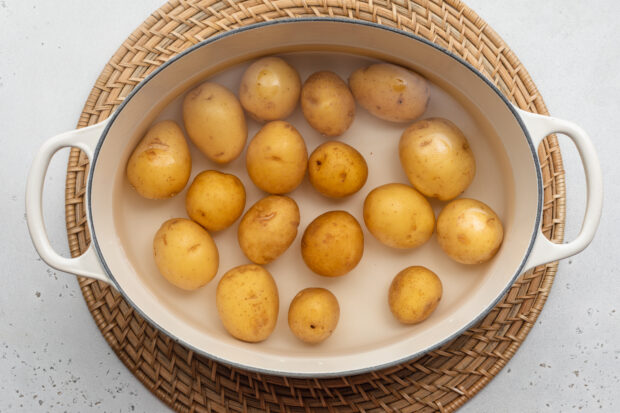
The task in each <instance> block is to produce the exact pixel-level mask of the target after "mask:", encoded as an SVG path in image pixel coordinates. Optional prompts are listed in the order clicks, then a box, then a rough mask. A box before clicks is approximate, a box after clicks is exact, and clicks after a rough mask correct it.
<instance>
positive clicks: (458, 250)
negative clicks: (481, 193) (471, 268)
mask: <svg viewBox="0 0 620 413" xmlns="http://www.w3.org/2000/svg"><path fill="white" fill-rule="evenodd" d="M503 239H504V228H503V226H502V222H501V220H500V219H499V217H498V216H497V214H496V213H495V211H493V210H492V209H491V208H490V207H489V206H488V205H486V204H484V203H482V202H480V201H476V200H475V199H467V198H460V199H456V200H454V201H452V202H450V203H449V204H448V205H446V206H445V207H444V209H443V210H442V211H441V212H440V213H439V217H438V218H437V240H438V241H439V246H440V247H441V248H442V249H443V250H444V252H445V253H446V254H448V255H449V256H450V258H452V259H453V260H455V261H457V262H460V263H461V264H480V263H483V262H485V261H488V260H490V259H491V258H493V256H494V255H495V253H496V252H497V250H498V249H499V247H500V245H501V244H502V240H503Z"/></svg>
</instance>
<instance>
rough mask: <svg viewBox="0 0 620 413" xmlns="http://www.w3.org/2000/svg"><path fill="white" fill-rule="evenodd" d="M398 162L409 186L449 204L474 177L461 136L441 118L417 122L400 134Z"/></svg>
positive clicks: (470, 155)
mask: <svg viewBox="0 0 620 413" xmlns="http://www.w3.org/2000/svg"><path fill="white" fill-rule="evenodd" d="M398 153H399V155H400V162H401V164H402V166H403V169H404V170H405V173H406V174H407V178H409V181H410V182H411V184H412V185H413V186H414V187H415V188H416V189H417V190H418V191H420V192H422V193H423V194H424V195H426V196H428V197H431V198H438V199H440V200H441V201H449V200H451V199H454V198H456V197H457V196H459V195H460V194H461V193H462V192H463V191H464V190H465V189H467V187H468V186H469V184H470V183H471V181H472V180H473V179H474V175H475V174H476V161H475V159H474V154H473V152H472V151H471V148H470V147H469V142H467V139H466V138H465V136H464V135H463V133H462V132H461V131H460V130H459V128H457V127H456V125H454V124H453V123H452V122H450V121H449V120H447V119H442V118H429V119H424V120H420V121H418V122H416V123H414V124H413V125H411V126H409V127H408V128H407V129H406V130H405V132H403V135H402V137H401V138H400V144H399V146H398Z"/></svg>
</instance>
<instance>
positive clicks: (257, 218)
mask: <svg viewBox="0 0 620 413" xmlns="http://www.w3.org/2000/svg"><path fill="white" fill-rule="evenodd" d="M299 218H300V217H299V207H298V206H297V203H296V202H295V201H294V200H293V199H291V198H289V197H287V196H279V195H270V196H267V197H265V198H263V199H261V200H260V201H258V202H257V203H255V204H254V205H252V207H251V208H250V209H248V211H247V212H246V213H245V215H244V216H243V218H241V223H240V224H239V230H238V232H237V239H238V240H239V246H240V247H241V250H242V251H243V253H244V254H245V256H246V257H248V258H249V259H250V261H252V262H254V263H256V264H268V263H270V262H272V261H273V260H275V259H276V258H278V257H279V256H280V255H282V254H283V253H284V252H285V251H286V250H287V249H288V247H290V246H291V244H292V243H293V241H295V237H296V236H297V228H298V227H299Z"/></svg>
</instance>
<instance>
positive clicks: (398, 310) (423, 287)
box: [388, 267, 443, 324]
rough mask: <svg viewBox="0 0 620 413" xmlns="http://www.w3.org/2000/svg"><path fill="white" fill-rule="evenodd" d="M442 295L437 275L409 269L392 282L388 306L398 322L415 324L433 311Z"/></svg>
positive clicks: (424, 270)
mask: <svg viewBox="0 0 620 413" xmlns="http://www.w3.org/2000/svg"><path fill="white" fill-rule="evenodd" d="M442 294H443V287H442V285H441V280H440V279H439V277H438V276H437V274H435V273H434V272H432V271H431V270H429V269H428V268H425V267H409V268H405V269H404V270H402V271H401V272H399V273H398V274H397V275H396V277H394V280H392V284H391V285H390V290H389V292H388V304H389V306H390V310H391V311H392V314H393V315H394V317H396V319H397V320H398V321H400V322H401V323H403V324H417V323H420V322H422V321H424V320H426V319H427V318H428V317H429V316H430V315H431V314H432V313H433V311H435V309H436V308H437V305H438V304H439V301H440V300H441V295H442Z"/></svg>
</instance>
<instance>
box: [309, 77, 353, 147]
mask: <svg viewBox="0 0 620 413" xmlns="http://www.w3.org/2000/svg"><path fill="white" fill-rule="evenodd" d="M301 110H302V111H303V113H304V116H305V117H306V120H307V121H308V123H309V124H310V126H312V127H313V128H314V129H316V130H317V131H318V132H320V133H322V134H323V135H326V136H340V135H342V134H343V133H345V131H346V130H347V129H349V126H351V123H352V122H353V118H354V117H355V99H353V95H352V94H351V91H350V90H349V87H348V86H347V84H346V83H344V81H343V80H342V79H340V77H339V76H338V75H337V74H335V73H334V72H316V73H314V74H312V75H311V76H310V77H309V78H308V79H307V80H306V82H305V83H304V86H303V87H302V89H301Z"/></svg>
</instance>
